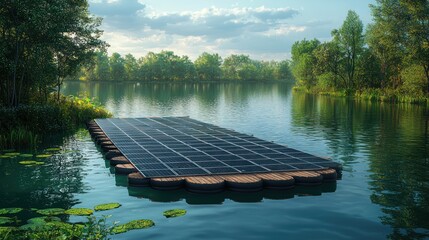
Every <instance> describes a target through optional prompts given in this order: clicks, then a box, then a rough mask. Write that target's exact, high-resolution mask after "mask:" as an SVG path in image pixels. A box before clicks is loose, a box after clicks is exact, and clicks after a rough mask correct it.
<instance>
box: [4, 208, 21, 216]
mask: <svg viewBox="0 0 429 240" xmlns="http://www.w3.org/2000/svg"><path fill="white" fill-rule="evenodd" d="M22 210H23V209H22V208H1V209H0V215H3V214H16V213H19V212H21V211H22Z"/></svg>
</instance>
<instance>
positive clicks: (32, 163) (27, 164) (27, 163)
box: [19, 160, 45, 166]
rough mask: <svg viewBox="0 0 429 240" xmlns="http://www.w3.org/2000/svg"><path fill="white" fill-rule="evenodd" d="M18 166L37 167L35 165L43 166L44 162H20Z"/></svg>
mask: <svg viewBox="0 0 429 240" xmlns="http://www.w3.org/2000/svg"><path fill="white" fill-rule="evenodd" d="M19 164H21V165H26V166H37V165H43V164H45V163H44V162H38V161H32V160H28V161H20V162H19Z"/></svg>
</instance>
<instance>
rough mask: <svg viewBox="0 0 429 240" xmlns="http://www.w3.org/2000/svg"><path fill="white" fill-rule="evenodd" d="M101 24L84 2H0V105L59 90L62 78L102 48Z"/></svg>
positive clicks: (71, 0) (103, 45) (25, 101)
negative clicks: (56, 88) (90, 13)
mask: <svg viewBox="0 0 429 240" xmlns="http://www.w3.org/2000/svg"><path fill="white" fill-rule="evenodd" d="M100 24H101V20H100V19H98V18H94V17H92V16H90V15H89V12H88V3H87V2H86V1H85V0H61V1H60V0H58V1H48V0H40V1H31V0H3V1H1V3H0V46H1V49H2V51H1V54H0V79H1V82H0V93H1V103H3V104H4V105H7V106H17V105H19V104H20V103H28V102H29V101H30V95H37V94H39V95H43V96H45V98H46V96H47V93H48V92H50V91H51V90H50V89H51V88H52V87H58V91H59V90H60V86H61V84H62V79H64V77H65V76H67V75H70V74H73V73H74V72H75V71H77V69H78V66H79V65H81V64H82V63H83V62H85V61H86V60H89V59H91V57H92V55H93V53H94V51H95V50H97V49H102V48H104V47H105V46H106V44H105V43H104V42H103V41H101V40H100V39H99V38H100V36H101V31H100V30H99V29H98V26H99V25H100Z"/></svg>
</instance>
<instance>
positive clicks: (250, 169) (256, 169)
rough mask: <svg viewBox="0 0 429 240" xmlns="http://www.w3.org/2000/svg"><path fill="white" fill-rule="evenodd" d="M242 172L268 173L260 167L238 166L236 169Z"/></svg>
mask: <svg viewBox="0 0 429 240" xmlns="http://www.w3.org/2000/svg"><path fill="white" fill-rule="evenodd" d="M235 168H237V169H238V170H240V171H241V172H243V173H244V172H266V171H267V170H266V169H264V168H262V167H259V166H237V167H235Z"/></svg>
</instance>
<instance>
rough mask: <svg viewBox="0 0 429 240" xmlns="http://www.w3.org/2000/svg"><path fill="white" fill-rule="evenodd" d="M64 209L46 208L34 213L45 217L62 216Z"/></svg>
mask: <svg viewBox="0 0 429 240" xmlns="http://www.w3.org/2000/svg"><path fill="white" fill-rule="evenodd" d="M64 211H65V210H64V209H62V208H47V209H39V210H37V211H36V212H37V213H38V214H41V215H46V216H54V215H61V214H64Z"/></svg>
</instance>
